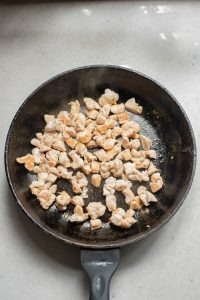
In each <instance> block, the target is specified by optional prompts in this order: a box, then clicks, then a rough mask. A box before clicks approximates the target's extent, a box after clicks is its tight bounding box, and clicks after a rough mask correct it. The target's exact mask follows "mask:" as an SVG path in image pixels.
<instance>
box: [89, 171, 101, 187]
mask: <svg viewBox="0 0 200 300" xmlns="http://www.w3.org/2000/svg"><path fill="white" fill-rule="evenodd" d="M91 183H92V185H93V186H95V187H96V188H98V187H99V186H100V184H101V175H99V174H93V175H92V177H91Z"/></svg>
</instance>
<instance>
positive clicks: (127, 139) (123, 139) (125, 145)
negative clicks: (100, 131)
mask: <svg viewBox="0 0 200 300" xmlns="http://www.w3.org/2000/svg"><path fill="white" fill-rule="evenodd" d="M128 144H129V138H128V137H127V136H125V137H122V147H123V148H124V149H127V148H128Z"/></svg>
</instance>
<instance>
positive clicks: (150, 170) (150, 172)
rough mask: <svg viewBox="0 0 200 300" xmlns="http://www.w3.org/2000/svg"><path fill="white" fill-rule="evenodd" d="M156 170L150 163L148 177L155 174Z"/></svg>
mask: <svg viewBox="0 0 200 300" xmlns="http://www.w3.org/2000/svg"><path fill="white" fill-rule="evenodd" d="M157 171H158V169H157V168H156V167H155V166H154V164H153V163H152V162H150V164H149V167H148V175H149V176H151V175H152V174H154V173H156V172H157Z"/></svg>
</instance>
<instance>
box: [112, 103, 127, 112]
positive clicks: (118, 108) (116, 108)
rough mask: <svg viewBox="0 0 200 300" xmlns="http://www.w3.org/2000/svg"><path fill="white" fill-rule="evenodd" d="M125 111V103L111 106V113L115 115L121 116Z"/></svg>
mask: <svg viewBox="0 0 200 300" xmlns="http://www.w3.org/2000/svg"><path fill="white" fill-rule="evenodd" d="M124 111H125V106H124V103H121V104H115V105H112V106H111V112H112V113H113V114H121V113H123V112H124Z"/></svg>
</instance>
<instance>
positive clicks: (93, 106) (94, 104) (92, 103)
mask: <svg viewBox="0 0 200 300" xmlns="http://www.w3.org/2000/svg"><path fill="white" fill-rule="evenodd" d="M83 102H84V103H85V106H86V107H87V109H88V110H94V109H100V108H101V107H100V106H99V104H98V103H97V102H96V101H94V100H93V99H92V98H84V99H83Z"/></svg>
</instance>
